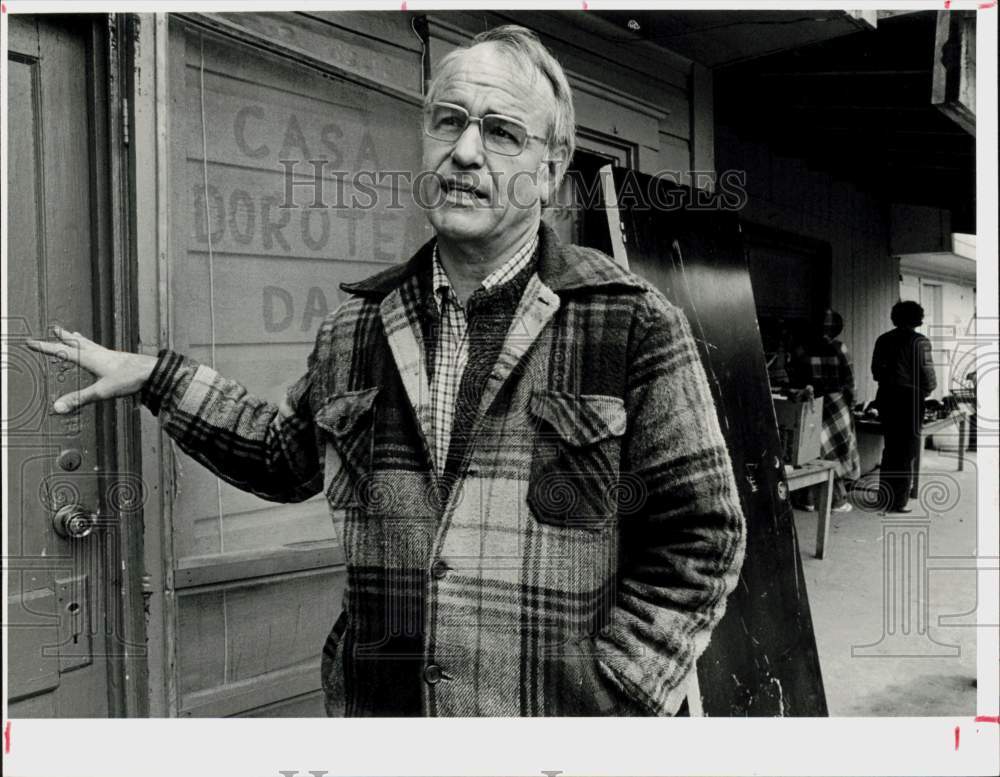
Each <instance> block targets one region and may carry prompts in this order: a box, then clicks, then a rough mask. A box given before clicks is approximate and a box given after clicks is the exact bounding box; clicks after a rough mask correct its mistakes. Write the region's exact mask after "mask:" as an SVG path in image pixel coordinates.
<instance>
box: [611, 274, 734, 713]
mask: <svg viewBox="0 0 1000 777" xmlns="http://www.w3.org/2000/svg"><path fill="white" fill-rule="evenodd" d="M647 298H648V301H647V303H646V305H645V310H644V312H643V314H642V316H641V321H640V322H639V323H638V325H637V327H636V330H635V335H634V337H633V339H632V345H631V347H630V353H629V370H630V372H629V375H628V378H627V380H628V387H627V394H626V410H627V412H628V430H627V433H626V439H625V441H624V443H623V450H622V464H621V469H622V476H623V477H637V478H638V482H641V483H642V485H643V488H644V490H645V500H644V506H643V507H642V508H641V509H639V510H637V511H635V512H634V513H632V514H629V515H623V516H621V517H620V527H621V547H620V552H621V556H620V564H619V580H618V590H617V598H616V602H615V607H614V609H613V611H612V619H611V620H612V622H611V625H610V628H608V629H604V630H602V631H601V633H600V634H599V635H598V636H597V638H596V643H597V654H598V669H599V670H600V671H601V672H602V673H603V674H604V675H605V677H606V678H607V679H608V680H610V681H611V682H612V683H614V684H615V685H617V686H618V687H619V688H620V689H621V690H623V691H624V692H625V693H626V694H627V695H628V696H629V697H630V698H631V699H633V700H634V701H635V702H637V703H638V704H640V705H641V706H642V707H644V708H645V709H647V710H648V711H649V712H651V713H652V714H657V715H669V714H673V713H675V712H676V711H677V708H678V707H679V706H680V704H681V702H682V701H683V699H684V695H685V693H686V690H687V683H686V680H687V679H688V676H689V674H690V672H691V670H692V668H693V667H694V662H695V659H696V658H697V657H698V656H699V655H700V654H701V653H702V652H703V651H704V649H705V648H706V647H707V645H708V642H709V638H710V636H711V632H712V629H713V628H714V627H715V625H716V624H717V623H718V622H719V620H720V619H721V618H722V615H723V613H724V612H725V608H726V599H727V597H728V595H729V594H730V593H731V592H732V591H733V589H734V588H735V587H736V583H737V580H738V577H739V572H740V568H741V567H742V564H743V555H744V550H745V544H746V535H745V525H744V518H743V512H742V508H741V506H740V500H739V494H738V491H737V488H736V481H735V478H734V476H733V469H732V462H731V460H730V458H729V453H728V450H727V448H726V442H725V440H724V438H723V436H722V432H721V429H720V427H719V422H718V418H717V414H716V409H715V403H714V401H713V399H712V395H711V392H710V390H709V385H708V381H707V378H706V376H705V372H704V370H703V368H702V364H701V361H700V359H699V356H698V351H697V348H696V346H695V342H694V338H693V336H692V334H691V330H690V327H689V325H688V322H687V319H686V318H685V316H684V314H683V313H682V311H681V310H680V309H679V308H676V307H675V306H673V305H671V304H670V303H668V302H667V301H666V300H665V299H663V298H662V297H660V296H659V295H656V294H652V293H650V294H647Z"/></svg>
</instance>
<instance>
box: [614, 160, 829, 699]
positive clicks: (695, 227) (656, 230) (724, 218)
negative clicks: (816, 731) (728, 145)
mask: <svg viewBox="0 0 1000 777" xmlns="http://www.w3.org/2000/svg"><path fill="white" fill-rule="evenodd" d="M625 175H630V176H631V175H635V176H636V178H637V179H638V181H639V183H640V186H639V187H632V190H635V189H636V188H638V189H641V190H646V187H649V186H659V187H661V189H662V190H663V191H662V192H661V196H662V198H663V199H662V201H668V199H669V197H668V195H669V194H671V192H672V193H673V194H674V195H676V194H677V192H676V189H677V187H674V186H672V185H671V184H669V183H668V182H666V181H663V180H662V179H659V180H656V181H649V180H644V179H645V177H644V176H643V175H642V174H636V173H634V171H622V170H620V171H617V172H616V173H615V180H616V185H618V186H620V185H621V182H622V181H623V180H624V177H625ZM685 196H686V197H688V200H687V201H688V202H692V201H693V198H694V196H695V195H694V194H693V193H691V192H690V191H688V192H687V193H686V194H685ZM637 205H638V207H634V208H619V209H618V210H619V214H618V215H619V218H620V219H621V223H622V226H623V227H624V232H625V237H624V240H623V241H622V242H623V246H624V249H625V251H626V252H627V256H628V262H629V266H630V267H631V268H632V270H633V272H636V273H638V274H639V275H642V276H643V277H645V278H646V279H647V280H649V281H650V282H651V283H653V284H654V285H655V286H656V287H657V288H658V289H660V290H661V291H662V292H663V293H664V294H665V295H666V297H667V298H668V299H669V300H671V301H672V302H673V303H674V304H676V305H678V306H680V307H681V308H682V309H683V310H684V312H685V314H686V315H687V317H688V320H689V321H690V322H691V327H692V329H693V330H694V331H695V332H696V333H697V342H698V350H699V354H700V356H701V359H702V363H703V365H704V366H705V370H706V373H707V374H708V376H709V385H710V386H711V387H712V394H713V398H714V400H715V404H716V410H717V412H718V415H719V421H720V426H721V427H722V430H723V435H724V436H725V438H726V443H727V446H728V448H729V453H730V456H731V458H732V463H733V471H734V473H735V475H736V481H737V484H738V488H739V490H740V500H741V503H742V505H743V510H744V514H745V516H746V519H747V553H746V561H745V562H744V565H743V570H742V572H741V575H740V584H739V585H738V586H737V588H736V590H735V591H734V592H733V594H732V595H731V596H730V598H729V602H728V609H727V612H726V615H725V617H724V618H723V620H722V622H721V623H720V624H719V626H718V628H716V630H715V632H714V633H713V635H712V641H711V642H710V644H709V647H708V649H707V651H706V652H705V653H704V654H703V656H702V657H701V659H699V661H698V671H699V677H700V680H701V682H700V686H701V694H702V698H703V704H704V710H705V712H706V713H707V714H708V715H734V716H741V715H752V716H757V715H788V716H800V715H805V716H815V715H825V714H826V712H827V710H826V700H825V697H824V692H823V681H822V675H821V672H820V665H819V656H818V653H817V650H816V641H815V636H814V634H813V629H812V620H811V616H810V609H809V601H808V598H807V597H806V581H805V579H804V576H803V572H802V562H801V558H800V555H799V548H798V541H797V539H796V535H795V527H794V522H793V514H792V510H791V506H790V504H789V503H788V500H787V490H786V489H784V488H783V483H782V473H783V469H782V466H781V444H780V441H779V438H778V430H777V425H776V421H775V416H774V408H773V405H772V403H771V397H770V390H769V384H768V380H767V370H766V366H765V363H764V354H763V349H762V346H761V342H760V334H759V331H758V329H757V323H756V310H755V308H754V297H753V291H752V289H751V285H750V277H749V273H748V271H747V266H746V262H745V258H744V253H743V247H742V241H741V238H740V232H739V229H738V223H737V219H736V214H735V213H732V212H727V211H725V210H722V209H719V208H718V207H715V208H698V209H695V208H692V209H689V210H672V211H664V210H662V209H660V210H657V209H655V208H652V207H648V206H647V207H642V204H641V203H637ZM612 232H613V230H612Z"/></svg>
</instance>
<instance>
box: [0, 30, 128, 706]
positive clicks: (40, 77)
mask: <svg viewBox="0 0 1000 777" xmlns="http://www.w3.org/2000/svg"><path fill="white" fill-rule="evenodd" d="M112 27H113V24H109V17H107V16H88V15H82V14H81V15H78V16H73V17H60V16H54V15H53V16H19V15H18V16H11V17H10V22H9V27H8V43H9V51H8V65H9V70H8V72H9V80H8V84H7V87H8V89H7V101H8V108H9V111H8V117H9V119H8V126H9V130H10V132H9V139H10V145H9V156H8V158H9V160H10V162H9V168H8V181H7V183H8V191H9V192H11V193H12V194H13V195H14V196H12V197H10V199H9V202H8V205H7V207H8V225H9V239H8V246H9V248H10V250H9V255H8V263H9V272H8V277H7V278H6V282H7V283H8V284H9V294H8V301H9V313H8V316H9V318H8V320H7V321H6V322H5V324H6V328H5V332H4V337H5V339H6V340H7V342H6V346H7V349H6V350H7V356H8V359H9V360H10V361H9V363H8V370H7V374H6V376H5V377H6V378H7V379H8V401H9V405H8V406H9V410H10V412H9V413H8V416H7V418H5V420H4V425H5V431H6V432H7V435H8V446H7V451H6V452H7V458H6V462H5V465H6V466H7V471H8V474H9V483H10V488H9V493H8V494H7V506H8V510H9V513H8V515H9V518H8V536H7V556H6V563H5V578H6V579H5V583H6V586H7V590H6V595H7V604H8V619H7V623H6V624H5V626H6V627H7V630H8V667H9V668H8V679H9V683H8V703H9V710H10V711H9V715H10V717H113V716H119V715H125V714H142V712H143V705H142V703H141V702H136V701H135V689H136V688H140V687H141V685H142V683H143V682H144V678H145V676H146V675H145V663H144V658H143V655H144V649H145V646H144V640H143V638H142V634H141V629H140V631H139V632H137V631H136V629H135V628H134V627H135V624H136V622H138V623H139V624H141V623H142V609H141V605H140V606H139V607H138V609H137V610H136V608H134V607H133V606H130V605H131V603H132V599H131V594H132V593H133V592H134V591H133V588H132V586H131V585H130V583H131V582H132V581H133V580H134V579H135V578H136V577H138V576H140V575H141V571H140V570H137V569H133V568H132V567H133V565H132V564H131V562H130V561H129V560H130V559H139V558H141V555H136V554H135V553H134V551H135V549H134V547H133V546H132V545H131V544H130V543H131V540H130V538H131V537H134V536H135V534H136V532H135V529H136V527H141V513H140V512H139V509H140V508H141V503H142V495H143V492H144V488H143V484H142V482H141V479H139V478H138V477H134V476H132V475H131V474H129V473H132V472H136V471H137V469H135V468H133V467H131V466H129V465H130V461H129V460H128V456H127V451H126V450H125V449H126V448H127V447H128V446H126V445H122V444H120V443H121V442H122V438H121V432H122V431H123V430H124V425H122V424H120V423H119V419H120V417H121V415H122V414H123V413H124V410H117V409H116V408H113V407H112V408H109V407H100V408H99V407H95V406H91V407H88V408H85V409H84V410H82V411H81V412H80V413H78V414H76V415H73V416H56V415H53V414H51V412H50V408H51V404H52V402H53V400H54V399H55V398H56V397H58V396H60V395H62V394H65V393H67V392H69V391H72V390H74V389H75V388H78V387H82V386H83V385H86V384H87V383H89V382H90V378H89V377H88V376H87V375H86V374H85V373H84V372H83V371H81V370H77V369H73V368H71V367H70V365H69V363H68V362H66V361H62V360H59V359H46V358H44V357H42V356H40V355H38V354H35V353H33V352H30V351H28V350H27V349H26V348H25V347H24V346H23V341H24V340H25V339H26V338H43V339H44V338H49V337H50V336H51V328H52V326H53V325H56V324H58V325H60V326H63V327H65V328H67V329H70V330H73V331H79V332H80V333H82V334H84V335H85V336H87V337H90V338H91V339H94V340H95V341H97V342H101V343H103V344H106V345H110V346H112V347H115V346H119V347H120V344H119V342H118V341H117V339H116V338H117V337H118V335H119V334H120V332H119V330H118V327H117V325H115V324H114V323H113V322H114V321H115V320H117V319H119V318H120V316H119V313H121V312H122V305H121V303H117V304H116V303H112V302H111V300H113V299H119V298H120V297H121V294H120V291H121V289H120V287H118V286H117V285H116V284H117V282H116V281H115V280H113V278H116V277H119V276H120V275H121V272H120V269H119V268H118V267H116V263H122V262H123V261H124V260H123V258H122V251H121V248H120V244H118V243H116V241H115V240H114V235H115V234H116V228H117V226H119V225H120V224H121V223H122V221H121V219H120V218H119V216H120V214H118V213H115V212H114V208H115V206H114V205H113V203H114V202H115V198H114V196H113V195H112V192H111V191H110V190H111V188H112V187H111V185H110V181H111V175H110V171H111V170H112V167H113V165H114V161H113V160H112V159H111V156H112V155H111V154H109V149H111V148H112V139H113V138H116V137H117V132H115V131H113V130H111V129H109V121H108V117H109V113H108V109H109V106H110V104H111V103H110V100H111V99H112V96H111V95H109V92H108V83H109V81H110V80H111V79H110V78H109V75H108V74H109V68H110V67H111V66H114V64H115V63H116V62H117V54H116V53H112V49H115V48H116V47H113V46H110V45H109V36H110V35H111V34H112V33H111V29H112ZM118 158H119V157H117V156H115V159H118ZM140 531H141V530H140ZM126 663H128V664H130V665H129V666H128V671H126ZM126 676H129V678H130V679H129V681H128V685H126V680H125V678H126ZM142 695H144V691H143V692H142Z"/></svg>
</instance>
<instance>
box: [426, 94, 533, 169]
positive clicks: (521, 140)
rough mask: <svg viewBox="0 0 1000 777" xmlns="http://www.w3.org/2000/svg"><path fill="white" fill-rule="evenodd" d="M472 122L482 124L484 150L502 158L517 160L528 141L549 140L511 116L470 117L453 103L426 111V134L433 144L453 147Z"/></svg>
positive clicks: (459, 106) (441, 104) (434, 105)
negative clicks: (444, 144) (438, 141)
mask: <svg viewBox="0 0 1000 777" xmlns="http://www.w3.org/2000/svg"><path fill="white" fill-rule="evenodd" d="M470 122H477V123H478V124H479V135H480V137H481V138H482V139H483V147H484V148H485V149H486V150H487V151H493V152H494V153H497V154H502V155H503V156H517V155H518V154H520V153H521V152H522V151H524V147H525V146H526V145H527V144H528V139H529V138H534V139H535V140H546V138H543V137H541V136H540V135H532V134H531V133H530V132H528V128H527V126H526V125H525V124H524V123H523V122H520V121H518V120H517V119H512V118H510V117H509V116H501V115H500V114H498V113H487V114H486V115H485V116H479V117H476V116H470V115H469V112H468V111H467V110H465V108H463V107H462V106H461V105H452V104H451V103H431V104H430V105H428V106H427V108H426V109H425V110H424V133H425V134H426V135H427V136H428V137H431V138H434V140H440V141H442V142H445V143H454V142H455V141H457V140H458V139H459V138H460V137H462V133H463V132H465V129H466V127H468V126H469V123H470Z"/></svg>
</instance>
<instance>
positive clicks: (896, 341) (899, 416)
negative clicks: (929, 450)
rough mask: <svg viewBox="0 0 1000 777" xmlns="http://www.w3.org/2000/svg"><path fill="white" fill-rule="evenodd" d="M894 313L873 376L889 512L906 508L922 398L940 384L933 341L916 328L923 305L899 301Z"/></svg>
mask: <svg viewBox="0 0 1000 777" xmlns="http://www.w3.org/2000/svg"><path fill="white" fill-rule="evenodd" d="M891 317H892V323H893V324H895V325H896V328H895V329H893V330H892V331H890V332H886V333H885V334H882V335H880V336H879V338H878V339H877V340H876V341H875V351H874V353H873V354H872V377H873V378H874V379H875V380H876V381H878V393H877V394H876V396H875V403H876V406H877V407H878V412H879V420H880V421H881V422H882V434H883V437H884V447H883V449H882V465H881V468H880V470H879V491H880V492H881V494H882V495H883V498H887V499H888V505H887V507H888V510H889V511H890V512H898V513H908V512H912V509H911V508H909V507H907V501H908V499H909V497H910V488H911V486H912V483H913V478H914V475H915V474H916V473H915V472H914V462H915V461H916V458H917V453H918V452H919V445H920V428H921V425H922V424H923V418H924V400H925V399H926V398H927V396H928V395H929V394H930V393H931V392H932V391H933V390H934V389H935V388H936V387H937V378H936V377H935V375H934V364H933V361H932V359H931V341H930V340H928V339H927V338H926V337H924V336H923V335H922V334H920V333H919V332H916V331H915V330H916V328H917V327H918V326H920V325H921V324H922V323H923V321H924V309H923V308H922V307H920V305H919V304H918V303H916V302H913V301H911V300H906V301H903V302H897V303H896V304H895V305H893V308H892V314H891Z"/></svg>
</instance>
